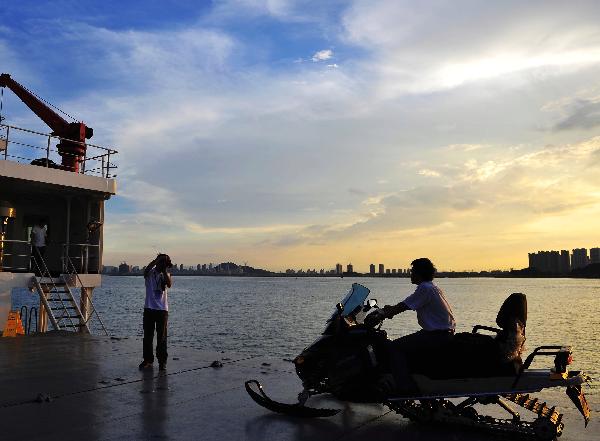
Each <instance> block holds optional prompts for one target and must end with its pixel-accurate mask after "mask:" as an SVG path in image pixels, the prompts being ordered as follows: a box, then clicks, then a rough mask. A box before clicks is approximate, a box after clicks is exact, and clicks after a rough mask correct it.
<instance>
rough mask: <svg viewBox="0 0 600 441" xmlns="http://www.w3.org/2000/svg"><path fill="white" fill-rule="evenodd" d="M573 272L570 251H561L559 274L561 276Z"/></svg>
mask: <svg viewBox="0 0 600 441" xmlns="http://www.w3.org/2000/svg"><path fill="white" fill-rule="evenodd" d="M570 271H571V256H570V255H569V250H560V263H559V266H558V272H559V273H561V274H569V272H570Z"/></svg>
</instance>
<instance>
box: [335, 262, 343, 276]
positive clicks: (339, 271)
mask: <svg viewBox="0 0 600 441" xmlns="http://www.w3.org/2000/svg"><path fill="white" fill-rule="evenodd" d="M342 271H343V270H342V264H341V263H336V264H335V273H336V274H342Z"/></svg>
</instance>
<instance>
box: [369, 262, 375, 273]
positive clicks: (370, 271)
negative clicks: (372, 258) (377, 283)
mask: <svg viewBox="0 0 600 441" xmlns="http://www.w3.org/2000/svg"><path fill="white" fill-rule="evenodd" d="M369 274H371V275H373V274H375V264H374V263H372V264H371V265H369Z"/></svg>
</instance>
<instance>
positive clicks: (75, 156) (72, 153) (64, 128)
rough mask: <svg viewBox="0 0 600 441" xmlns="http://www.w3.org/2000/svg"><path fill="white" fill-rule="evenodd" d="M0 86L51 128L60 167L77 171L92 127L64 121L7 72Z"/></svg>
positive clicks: (0, 78)
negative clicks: (6, 89) (5, 88)
mask: <svg viewBox="0 0 600 441" xmlns="http://www.w3.org/2000/svg"><path fill="white" fill-rule="evenodd" d="M0 87H8V88H9V89H10V90H12V91H13V93H14V94H15V95H17V96H18V97H19V98H20V99H21V101H23V102H24V103H25V105H26V106H27V107H29V108H30V109H31V110H32V111H33V113H35V114H36V115H37V116H38V117H39V118H40V119H41V120H42V121H44V122H45V123H46V124H47V125H48V127H50V129H52V135H54V136H58V137H59V138H60V142H59V143H58V144H57V147H58V154H59V155H60V156H61V157H62V168H63V169H65V170H70V171H74V172H78V171H79V163H80V162H81V161H82V160H83V158H84V157H85V151H86V145H85V140H86V139H90V138H91V137H92V136H93V134H94V129H92V128H91V127H88V126H86V125H85V123H82V122H68V121H65V120H64V119H63V118H62V117H61V116H60V115H59V114H57V113H56V112H55V111H54V110H52V109H51V108H50V107H48V106H47V105H46V104H45V103H44V102H43V101H42V100H41V99H39V98H38V97H36V96H35V95H34V94H33V93H32V92H30V91H29V90H27V89H26V88H25V87H23V86H22V85H20V84H19V83H17V82H16V81H15V80H13V79H12V78H11V77H10V75H9V74H5V73H3V74H1V75H0Z"/></svg>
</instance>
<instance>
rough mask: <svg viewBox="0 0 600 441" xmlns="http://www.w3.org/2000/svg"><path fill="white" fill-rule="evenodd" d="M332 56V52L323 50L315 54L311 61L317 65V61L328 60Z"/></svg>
mask: <svg viewBox="0 0 600 441" xmlns="http://www.w3.org/2000/svg"><path fill="white" fill-rule="evenodd" d="M332 56H333V51H332V50H331V49H323V50H320V51H317V52H315V53H314V55H313V56H312V58H311V59H312V60H313V61H314V62H315V63H318V62H319V61H326V60H329V59H330V58H331V57H332Z"/></svg>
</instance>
